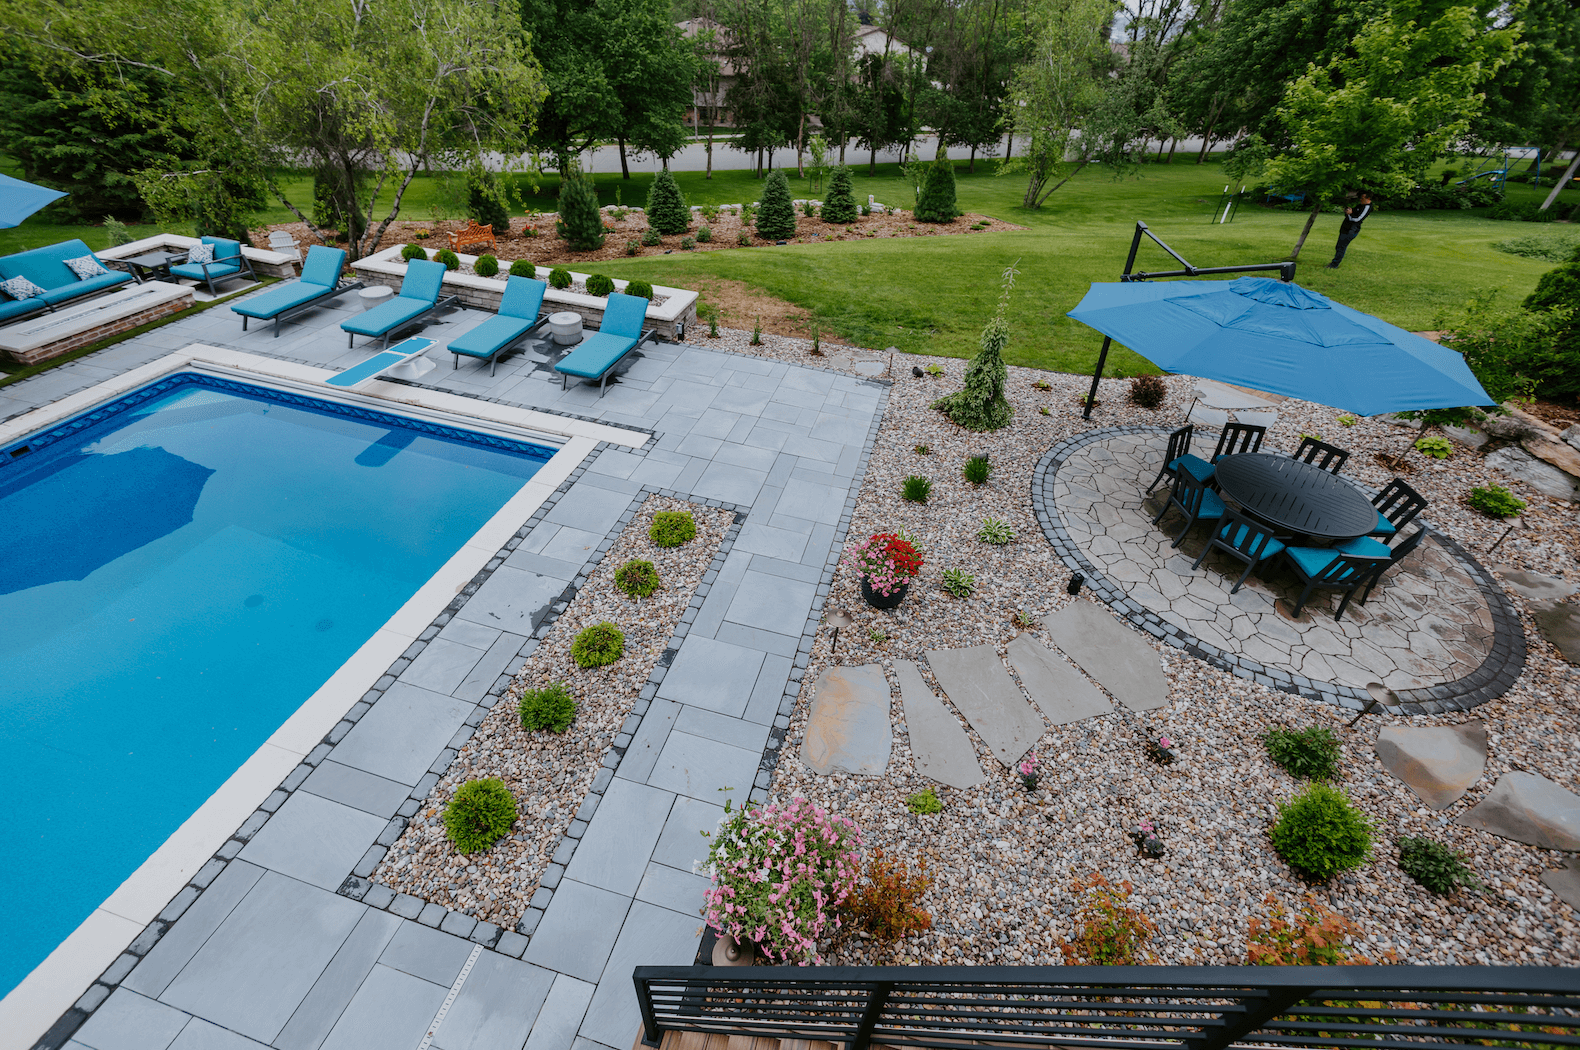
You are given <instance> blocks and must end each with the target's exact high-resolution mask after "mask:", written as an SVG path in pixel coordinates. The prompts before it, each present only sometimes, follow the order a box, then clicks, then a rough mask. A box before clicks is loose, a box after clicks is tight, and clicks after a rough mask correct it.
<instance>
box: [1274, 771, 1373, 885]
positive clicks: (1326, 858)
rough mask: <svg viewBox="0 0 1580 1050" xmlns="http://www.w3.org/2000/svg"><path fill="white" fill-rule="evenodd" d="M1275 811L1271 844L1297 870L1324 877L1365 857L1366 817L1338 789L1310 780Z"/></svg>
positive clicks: (1368, 843)
mask: <svg viewBox="0 0 1580 1050" xmlns="http://www.w3.org/2000/svg"><path fill="white" fill-rule="evenodd" d="M1278 814H1279V816H1278V823H1277V824H1274V825H1273V830H1272V833H1271V837H1272V840H1273V849H1275V850H1277V851H1278V855H1279V856H1280V857H1282V858H1283V859H1284V863H1285V864H1288V865H1289V866H1290V867H1291V868H1294V869H1295V870H1296V871H1298V872H1300V873H1301V874H1303V875H1306V876H1309V877H1310V878H1313V879H1317V880H1319V881H1324V882H1325V881H1327V880H1328V879H1330V878H1332V877H1333V876H1335V875H1337V874H1338V873H1339V872H1341V871H1350V870H1352V869H1354V868H1358V867H1360V866H1361V865H1362V864H1365V863H1366V861H1367V860H1368V859H1370V857H1371V853H1372V835H1373V828H1372V824H1371V821H1369V820H1367V819H1366V816H1365V814H1363V813H1362V812H1361V811H1360V810H1358V809H1356V808H1355V805H1354V803H1352V802H1351V801H1350V800H1349V796H1347V795H1346V794H1344V792H1342V791H1340V790H1339V789H1338V788H1335V787H1330V786H1329V785H1327V784H1325V783H1323V782H1322V781H1320V780H1316V781H1313V782H1312V783H1311V784H1309V785H1308V786H1307V787H1306V789H1305V790H1304V791H1302V792H1300V794H1298V795H1296V796H1295V797H1294V798H1292V799H1290V800H1289V801H1288V802H1285V803H1282V804H1281V805H1279V807H1278Z"/></svg>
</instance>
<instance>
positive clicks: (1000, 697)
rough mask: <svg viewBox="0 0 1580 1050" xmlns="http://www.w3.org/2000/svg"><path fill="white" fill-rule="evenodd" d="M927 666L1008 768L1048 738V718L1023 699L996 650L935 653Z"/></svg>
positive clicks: (976, 648)
mask: <svg viewBox="0 0 1580 1050" xmlns="http://www.w3.org/2000/svg"><path fill="white" fill-rule="evenodd" d="M927 663H928V665H929V666H931V667H932V669H933V674H934V676H935V677H937V679H938V684H939V685H941V686H943V687H944V692H945V693H947V694H948V695H949V699H950V700H951V701H953V702H954V705H955V707H957V708H959V709H960V713H961V714H963V715H965V716H966V721H968V722H970V723H971V728H972V729H975V730H976V731H977V735H978V736H980V737H981V738H982V741H983V743H985V744H987V746H988V748H989V750H991V751H992V752H993V754H994V755H996V756H998V760H999V761H1000V762H1002V763H1004V765H1006V766H1014V764H1015V763H1016V762H1018V761H1019V760H1020V757H1021V756H1022V755H1024V754H1025V753H1026V752H1027V751H1030V750H1031V748H1032V745H1033V744H1035V743H1036V742H1037V738H1038V737H1040V736H1042V732H1043V729H1044V726H1043V723H1042V716H1041V715H1039V714H1038V713H1037V712H1036V710H1035V709H1034V708H1033V707H1032V706H1031V705H1030V704H1028V703H1027V702H1026V698H1025V697H1024V696H1023V695H1021V691H1020V687H1019V686H1017V685H1016V684H1015V680H1014V679H1013V678H1011V677H1010V676H1009V671H1007V670H1005V668H1004V662H1003V661H1002V660H1000V659H999V657H998V652H997V650H995V649H994V647H993V646H991V645H973V646H971V647H970V648H967V649H930V650H928V652H927Z"/></svg>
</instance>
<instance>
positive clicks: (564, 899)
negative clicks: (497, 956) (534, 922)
mask: <svg viewBox="0 0 1580 1050" xmlns="http://www.w3.org/2000/svg"><path fill="white" fill-rule="evenodd" d="M630 904H631V898H629V897H626V896H624V895H622V894H619V893H611V892H609V891H608V890H604V889H599V888H598V887H597V886H589V885H587V884H586V883H583V882H577V881H575V880H574V879H561V880H560V884H559V888H557V889H556V890H555V891H554V899H553V900H552V901H550V902H549V909H548V911H547V912H545V913H544V915H543V921H542V922H540V923H538V928H537V931H536V932H535V933H533V935H532V942H531V943H530V944H528V945H527V953H526V955H524V956H522V960H523V961H525V962H529V963H532V964H533V965H534V966H542V967H546V968H547V969H550V970H553V971H555V972H556V973H568V974H570V975H571V976H572V977H579V978H581V979H582V980H584V981H592V982H594V983H596V982H597V981H598V978H599V977H600V976H601V975H602V974H603V969H604V964H605V963H607V962H608V961H609V952H610V951H611V950H613V948H614V942H615V939H616V938H617V937H619V936H620V926H621V924H622V923H623V922H625V916H626V912H627V911H628V910H629V908H630ZM629 980H630V978H629V975H628V976H627V982H628V983H629Z"/></svg>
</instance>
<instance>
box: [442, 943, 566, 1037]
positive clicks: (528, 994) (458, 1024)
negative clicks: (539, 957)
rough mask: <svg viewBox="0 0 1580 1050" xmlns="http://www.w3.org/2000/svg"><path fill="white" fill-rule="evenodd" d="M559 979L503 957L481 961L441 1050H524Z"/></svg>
mask: <svg viewBox="0 0 1580 1050" xmlns="http://www.w3.org/2000/svg"><path fill="white" fill-rule="evenodd" d="M555 976H556V975H555V973H554V972H553V971H552V970H545V969H543V968H542V967H539V966H533V965H531V964H529V963H524V962H517V961H516V960H515V959H511V958H509V957H507V956H503V955H500V954H498V953H497V952H484V953H483V954H481V955H479V956H478V957H477V962H476V963H474V964H473V965H472V972H471V973H469V974H467V977H466V983H465V984H464V985H462V986H461V992H460V994H459V995H457V996H456V997H455V1002H454V1003H452V1004H451V1005H450V1012H449V1013H447V1014H446V1015H445V1017H444V1022H443V1023H442V1024H441V1025H440V1026H439V1031H438V1032H437V1033H436V1034H435V1035H434V1039H433V1046H434V1048H435V1050H520V1047H521V1045H522V1044H523V1043H524V1042H525V1041H526V1036H527V1033H528V1032H529V1031H531V1030H532V1023H533V1022H534V1021H536V1020H537V1018H538V1011H539V1010H540V1009H541V1008H542V1007H543V1002H544V1000H545V999H547V998H548V994H549V988H550V987H551V986H552V985H553V984H554V978H555Z"/></svg>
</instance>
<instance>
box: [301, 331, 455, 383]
mask: <svg viewBox="0 0 1580 1050" xmlns="http://www.w3.org/2000/svg"><path fill="white" fill-rule="evenodd" d="M435 345H436V344H435V343H434V341H433V340H432V339H423V338H421V337H419V336H413V337H412V338H410V339H407V340H404V341H402V342H399V343H396V344H395V345H394V346H392V347H390V348H389V349H388V350H381V351H379V352H378V353H376V354H374V355H373V356H372V357H370V358H368V359H367V360H366V361H363V362H362V363H361V364H356V365H352V366H351V367H350V368H348V369H346V370H345V371H343V372H338V373H336V374H335V375H332V376H330V377H329V378H328V379H326V380H324V383H325V384H326V385H328V386H334V387H340V388H341V389H344V390H351V389H354V388H356V387H359V386H361V385H362V384H363V383H366V382H368V381H369V380H371V379H377V378H378V377H379V376H381V375H384V374H385V373H386V372H388V373H390V374H391V375H393V376H395V377H397V378H400V379H416V378H417V377H418V376H420V375H423V374H424V373H427V372H431V371H432V370H433V369H434V368H435V367H436V366H435V365H434V363H433V362H432V361H423V360H420V359H421V358H422V355H423V354H425V353H427V352H428V351H429V350H431V349H432V348H433V347H434V346H435ZM424 364H426V365H427V366H428V367H427V368H423V367H422V366H423V365H424ZM402 366H405V367H404V368H402ZM395 369H400V371H394V370H395Z"/></svg>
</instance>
